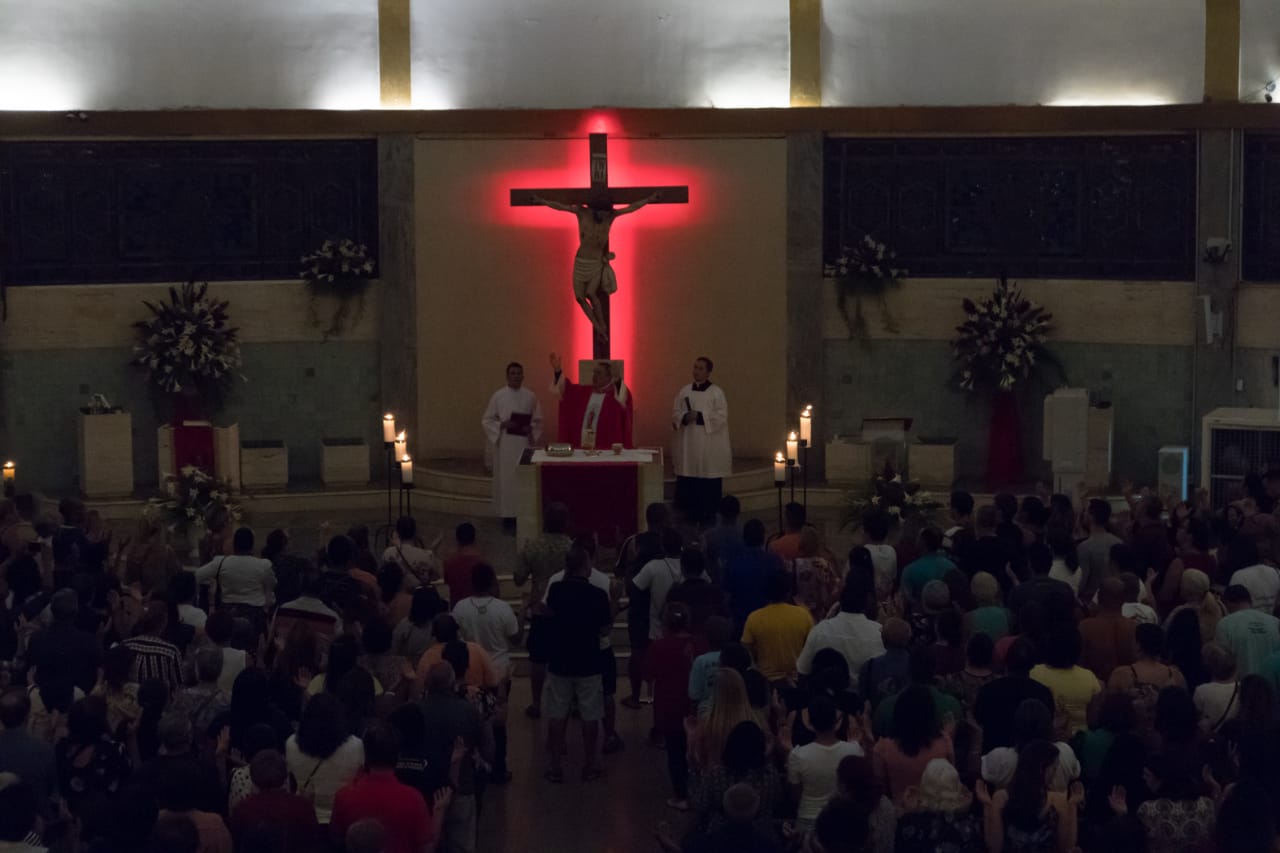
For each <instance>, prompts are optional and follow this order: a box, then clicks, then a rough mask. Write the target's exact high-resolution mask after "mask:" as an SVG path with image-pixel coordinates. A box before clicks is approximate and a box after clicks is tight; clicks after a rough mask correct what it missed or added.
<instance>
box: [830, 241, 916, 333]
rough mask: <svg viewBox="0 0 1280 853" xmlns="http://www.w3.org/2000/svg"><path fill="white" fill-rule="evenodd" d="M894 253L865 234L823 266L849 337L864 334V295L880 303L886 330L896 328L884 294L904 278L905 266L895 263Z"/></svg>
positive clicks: (865, 326)
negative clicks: (833, 287) (850, 300)
mask: <svg viewBox="0 0 1280 853" xmlns="http://www.w3.org/2000/svg"><path fill="white" fill-rule="evenodd" d="M897 257H898V256H897V254H896V253H895V252H894V251H893V250H892V249H890V248H889V247H888V246H887V245H885V244H884V243H883V242H881V241H879V240H877V239H876V238H874V237H872V236H871V235H870V234H867V235H865V236H864V237H863V238H862V239H861V240H859V241H858V242H857V243H855V244H853V245H852V246H845V247H844V248H842V249H841V251H840V256H839V257H838V258H836V259H835V261H834V262H832V263H829V264H827V265H825V266H824V267H823V275H824V276H825V277H826V278H829V279H832V280H833V281H834V282H835V283H836V304H837V306H838V307H839V309H840V315H841V316H842V317H844V321H845V325H846V326H848V327H849V335H850V337H859V338H865V337H866V336H867V321H866V318H865V317H864V316H863V313H862V299H863V297H864V296H866V297H871V298H873V299H876V300H878V301H879V303H880V312H881V316H882V317H883V319H884V327H885V330H886V331H889V332H896V331H897V330H898V326H897V323H896V322H895V321H894V319H893V317H892V315H891V314H890V313H889V306H888V304H887V303H886V302H885V294H886V293H887V292H888V290H889V288H891V287H897V286H899V285H900V284H901V282H902V279H904V278H906V276H907V270H906V269H903V268H902V267H899V266H897ZM850 298H852V299H853V316H852V317H851V316H850V315H849V308H848V303H849V299H850Z"/></svg>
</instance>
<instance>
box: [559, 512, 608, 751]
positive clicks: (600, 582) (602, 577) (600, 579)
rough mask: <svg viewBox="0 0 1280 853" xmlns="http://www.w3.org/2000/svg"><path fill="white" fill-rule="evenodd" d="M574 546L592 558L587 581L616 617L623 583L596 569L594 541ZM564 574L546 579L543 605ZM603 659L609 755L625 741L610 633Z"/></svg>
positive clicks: (603, 645) (605, 638) (581, 541)
mask: <svg viewBox="0 0 1280 853" xmlns="http://www.w3.org/2000/svg"><path fill="white" fill-rule="evenodd" d="M573 547H574V548H581V549H582V550H583V551H585V552H586V553H587V556H588V557H589V558H590V559H591V575H590V576H589V577H588V578H587V582H588V583H590V584H591V585H592V586H594V587H595V588H596V589H599V590H602V591H603V592H604V594H605V595H607V596H609V607H610V609H611V611H612V612H613V614H614V616H617V614H618V597H619V595H620V594H621V592H622V587H621V585H620V584H615V583H614V581H613V578H611V577H609V576H608V575H606V574H605V573H604V572H602V571H600V570H599V569H597V568H596V567H595V560H596V540H595V538H594V537H591V536H580V537H578V538H577V539H576V540H574V543H573ZM564 574H565V573H564V569H561V570H560V571H558V572H556V573H555V574H554V575H552V576H551V577H550V578H548V579H547V585H546V586H545V587H544V588H543V591H542V603H543V604H546V603H547V596H548V595H549V594H550V593H551V587H553V586H555V585H556V584H558V583H559V582H560V581H562V580H564ZM600 659H601V669H600V672H601V676H600V679H601V682H602V685H603V688H604V689H603V692H604V721H603V722H604V745H603V747H602V749H603V751H604V754H605V755H610V754H612V753H615V752H617V751H618V750H620V749H622V738H621V737H619V736H618V726H617V717H618V705H617V703H616V702H615V701H614V696H615V695H616V694H617V692H618V659H617V657H616V656H615V655H614V651H613V638H612V637H611V636H610V635H609V634H605V635H604V636H603V637H601V638H600Z"/></svg>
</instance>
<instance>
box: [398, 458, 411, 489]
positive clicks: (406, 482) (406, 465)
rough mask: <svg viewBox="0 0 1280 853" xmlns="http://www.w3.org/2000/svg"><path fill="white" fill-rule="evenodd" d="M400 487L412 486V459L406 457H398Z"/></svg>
mask: <svg viewBox="0 0 1280 853" xmlns="http://www.w3.org/2000/svg"><path fill="white" fill-rule="evenodd" d="M400 485H402V486H412V485H413V459H412V458H411V457H409V456H408V455H405V456H401V457H400Z"/></svg>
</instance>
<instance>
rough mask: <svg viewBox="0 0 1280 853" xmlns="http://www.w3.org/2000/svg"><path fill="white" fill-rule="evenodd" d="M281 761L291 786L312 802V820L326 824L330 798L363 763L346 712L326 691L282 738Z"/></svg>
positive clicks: (303, 711) (313, 698) (316, 698)
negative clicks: (313, 818)
mask: <svg viewBox="0 0 1280 853" xmlns="http://www.w3.org/2000/svg"><path fill="white" fill-rule="evenodd" d="M285 762H286V763H287V764H288V767H289V775H290V776H292V777H293V783H294V784H293V788H294V790H295V791H297V792H298V793H299V794H300V795H302V796H304V797H309V798H311V800H312V802H313V803H314V804H315V809H316V820H318V821H319V822H320V824H321V825H322V826H327V825H328V823H329V818H330V816H331V815H332V814H333V798H334V795H336V794H337V793H338V791H339V790H340V789H341V788H342V787H343V786H344V785H346V784H347V783H348V782H350V781H351V780H352V779H354V778H355V777H356V774H357V773H359V772H360V769H361V768H362V767H363V765H364V744H363V743H362V742H361V741H360V738H358V737H356V736H355V735H353V734H351V730H350V726H349V724H348V722H347V718H346V713H345V711H344V710H343V707H342V703H341V702H340V701H339V700H338V699H337V697H335V696H333V695H331V694H330V693H328V692H327V691H326V692H324V693H321V694H319V695H317V696H314V697H312V699H311V700H310V701H308V702H307V706H306V707H305V708H303V709H302V719H301V720H300V721H299V723H298V733H297V734H296V735H291V736H290V737H289V740H288V741H286V742H285Z"/></svg>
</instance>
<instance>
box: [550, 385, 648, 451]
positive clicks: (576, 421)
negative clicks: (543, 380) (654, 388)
mask: <svg viewBox="0 0 1280 853" xmlns="http://www.w3.org/2000/svg"><path fill="white" fill-rule="evenodd" d="M561 388H562V390H561V397H560V433H559V440H560V441H561V442H564V443H566V444H572V445H573V446H574V447H581V446H582V419H583V417H585V416H586V413H587V405H588V404H589V403H590V402H591V395H592V394H593V393H594V389H593V388H592V387H591V386H590V385H576V384H574V383H571V382H565V383H564V385H563V386H561ZM611 391H612V389H610V390H609V391H606V392H605V395H604V402H603V404H602V405H601V406H600V421H599V423H597V424H596V448H597V449H600V450H608V449H609V448H610V447H612V446H613V445H614V444H618V443H621V444H622V446H623V447H628V448H629V447H634V446H635V445H634V444H632V440H631V424H632V420H633V419H634V410H633V408H632V405H631V389H629V388H627V386H626V385H623V386H622V389H621V391H620V392H619V393H617V394H614V393H611ZM618 397H622V402H619V401H618Z"/></svg>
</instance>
